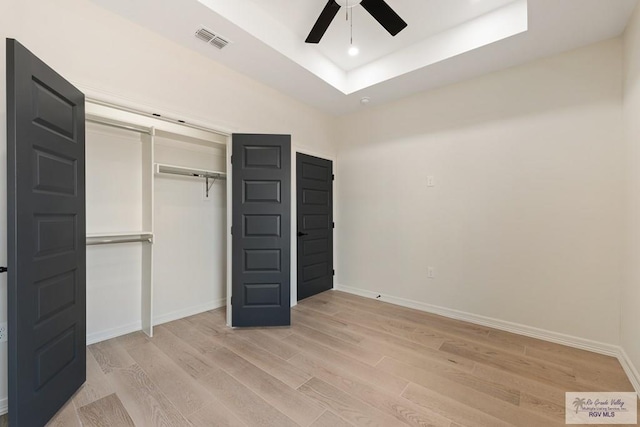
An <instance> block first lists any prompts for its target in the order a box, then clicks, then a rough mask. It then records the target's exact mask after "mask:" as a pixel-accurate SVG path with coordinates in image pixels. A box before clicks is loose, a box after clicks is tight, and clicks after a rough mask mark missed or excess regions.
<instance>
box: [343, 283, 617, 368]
mask: <svg viewBox="0 0 640 427" xmlns="http://www.w3.org/2000/svg"><path fill="white" fill-rule="evenodd" d="M336 290H339V291H344V292H347V293H350V294H355V295H360V296H363V297H367V298H372V299H377V300H380V301H385V302H390V303H392V304H396V305H400V306H403V307H408V308H414V309H416V310H420V311H426V312H427V313H433V314H438V315H440V316H445V317H449V318H451V319H457V320H462V321H465V322H469V323H474V324H476V325H482V326H487V327H490V328H494V329H500V330H502V331H507V332H513V333H514V334H519V335H524V336H528V337H532V338H538V339H541V340H545V341H550V342H554V343H557V344H562V345H567V346H569V347H575V348H579V349H582V350H587V351H593V352H595V353H600V354H604V355H607V356H614V357H617V356H618V355H619V354H620V347H619V346H617V345H614V344H607V343H602V342H598V341H592V340H588V339H585V338H579V337H574V336H571V335H566V334H562V333H559V332H553V331H547V330H545V329H539V328H535V327H533V326H527V325H522V324H519V323H513V322H507V321H505V320H500V319H494V318H492V317H487V316H481V315H478V314H472V313H467V312H464V311H459V310H454V309H451V308H445V307H439V306H436V305H432V304H426V303H422V302H418V301H412V300H408V299H405V298H399V297H394V296H391V295H385V294H380V293H376V292H372V291H368V290H364V289H359V288H352V287H350V286H343V285H337V286H336ZM378 296H380V297H379V298H377V297H378Z"/></svg>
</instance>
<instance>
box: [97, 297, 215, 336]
mask: <svg viewBox="0 0 640 427" xmlns="http://www.w3.org/2000/svg"><path fill="white" fill-rule="evenodd" d="M226 304H227V299H226V298H221V299H219V300H214V301H210V302H208V303H206V304H200V305H197V306H194V307H188V308H185V309H182V310H177V311H172V312H171V313H167V314H163V315H161V316H158V317H156V318H155V319H154V320H153V324H154V325H161V324H163V323H167V322H171V321H173V320H178V319H182V318H183V317H188V316H193V315H194V314H198V313H202V312H204V311H209V310H214V309H216V308H219V307H223V306H225V305H226ZM140 330H142V323H141V322H134V323H130V324H128V325H124V326H120V327H117V328H113V329H108V330H106V331H99V332H94V333H92V334H87V345H91V344H95V343H98V342H100V341H106V340H109V339H111V338H116V337H119V336H122V335H126V334H130V333H132V332H136V331H140Z"/></svg>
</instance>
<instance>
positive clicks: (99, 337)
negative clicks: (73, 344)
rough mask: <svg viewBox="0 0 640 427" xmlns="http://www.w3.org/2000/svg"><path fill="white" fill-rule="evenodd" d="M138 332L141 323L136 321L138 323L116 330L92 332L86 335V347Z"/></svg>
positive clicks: (140, 328)
mask: <svg viewBox="0 0 640 427" xmlns="http://www.w3.org/2000/svg"><path fill="white" fill-rule="evenodd" d="M140 330H142V322H140V321H138V322H133V323H129V324H128V325H124V326H119V327H117V328H113V329H107V330H105V331H99V332H94V333H92V334H87V345H91V344H95V343H98V342H101V341H106V340H109V339H111V338H115V337H119V336H122V335H127V334H130V333H132V332H136V331H140Z"/></svg>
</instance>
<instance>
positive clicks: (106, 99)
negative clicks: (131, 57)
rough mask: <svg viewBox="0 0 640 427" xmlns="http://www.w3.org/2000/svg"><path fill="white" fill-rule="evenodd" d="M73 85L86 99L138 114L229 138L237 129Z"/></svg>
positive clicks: (109, 92)
mask: <svg viewBox="0 0 640 427" xmlns="http://www.w3.org/2000/svg"><path fill="white" fill-rule="evenodd" d="M71 83H72V84H73V85H74V86H75V87H77V88H78V89H80V90H81V91H82V93H84V95H85V98H88V99H89V100H95V101H98V102H103V103H106V104H112V105H114V106H120V107H124V108H126V109H131V110H136V111H138V112H141V113H144V112H153V113H157V114H160V115H161V116H163V117H180V119H183V120H184V121H185V122H187V123H189V124H193V125H196V126H199V127H203V128H207V129H209V131H210V132H214V133H218V134H224V135H226V136H227V137H228V136H230V135H231V134H232V133H233V132H234V130H235V128H234V127H226V126H221V125H219V124H216V123H212V122H209V121H203V120H200V119H196V118H194V117H192V116H184V115H183V114H182V113H180V112H178V111H171V110H166V109H164V108H158V107H157V105H155V103H154V102H153V101H150V100H146V101H141V100H139V99H132V98H127V97H124V96H122V95H121V94H120V93H114V92H111V91H107V90H105V89H104V88H97V87H94V86H91V85H88V84H85V83H81V82H79V81H71Z"/></svg>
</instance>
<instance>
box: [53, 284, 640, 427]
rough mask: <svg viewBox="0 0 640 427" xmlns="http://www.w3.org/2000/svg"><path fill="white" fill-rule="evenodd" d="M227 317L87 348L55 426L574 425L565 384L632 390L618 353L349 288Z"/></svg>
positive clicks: (203, 317) (206, 316)
mask: <svg viewBox="0 0 640 427" xmlns="http://www.w3.org/2000/svg"><path fill="white" fill-rule="evenodd" d="M224 317H225V316H224V310H216V311H211V312H207V313H203V314H199V315H196V316H193V317H189V318H186V319H181V320H178V321H175V322H171V323H167V324H164V325H161V326H159V327H157V328H156V329H155V336H154V337H153V338H151V339H149V338H147V337H146V336H145V335H143V334H142V333H134V334H130V335H127V336H124V337H120V338H116V339H112V340H109V341H105V342H101V343H98V344H94V345H92V346H90V347H89V348H88V350H87V383H86V384H85V385H84V386H83V387H82V389H81V390H80V391H79V392H78V393H77V394H76V395H75V396H74V398H73V399H72V400H71V401H70V403H69V404H67V406H66V407H64V408H63V409H62V410H61V411H60V412H59V413H58V414H57V415H56V417H55V418H54V419H53V420H52V422H51V423H50V425H52V426H78V425H84V426H133V425H135V426H189V425H193V426H278V427H285V426H297V425H301V426H314V427H321V426H323V427H324V426H327V427H339V426H350V425H366V426H374V425H378V426H396V425H397V426H401V425H407V424H408V425H412V426H445V427H448V426H451V427H457V426H473V427H476V426H489V427H496V426H507V425H515V426H536V427H539V426H554V425H564V409H563V408H564V400H565V397H564V393H565V392H566V391H633V388H632V386H631V384H630V383H629V381H628V379H627V378H626V376H625V374H624V372H623V370H622V368H621V366H620V364H619V363H618V361H617V360H616V359H614V358H612V357H607V356H602V355H598V354H594V353H589V352H586V351H582V350H576V349H573V348H569V347H564V346H561V345H557V344H552V343H548V342H545V341H540V340H536V339H532V338H527V337H523V336H519V335H514V334H510V333H507V332H502V331H498V330H494V329H490V328H485V327H481V326H477V325H473V324H469V323H464V322H460V321H456V320H451V319H447V318H444V317H440V316H435V315H431V314H427V313H424V312H420V311H415V310H410V309H406V308H402V307H398V306H394V305H391V304H385V303H382V302H379V301H374V300H369V299H365V298H361V297H357V296H353V295H350V294H346V293H342V292H338V291H330V292H325V293H323V294H320V295H316V296H315V297H312V298H309V299H307V300H305V301H302V302H301V303H300V304H299V305H298V306H297V307H295V308H294V309H293V310H292V324H293V326H291V327H288V328H278V329H242V330H231V329H229V328H227V327H226V326H225V324H224ZM639 407H640V405H639Z"/></svg>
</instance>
